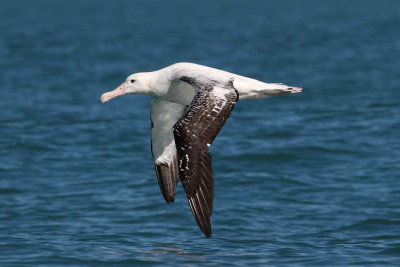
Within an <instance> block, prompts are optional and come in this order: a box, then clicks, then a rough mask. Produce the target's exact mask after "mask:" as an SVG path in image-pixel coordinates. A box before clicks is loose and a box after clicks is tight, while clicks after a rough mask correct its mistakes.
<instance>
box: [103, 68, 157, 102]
mask: <svg viewBox="0 0 400 267" xmlns="http://www.w3.org/2000/svg"><path fill="white" fill-rule="evenodd" d="M150 91H151V89H150V79H149V75H148V73H144V72H142V73H135V74H132V75H129V76H128V78H126V81H125V82H123V83H122V84H121V85H120V86H118V87H117V88H116V89H114V90H112V91H110V92H107V93H104V94H102V95H101V102H102V103H105V102H107V101H109V100H111V99H113V98H115V97H118V96H121V95H125V94H143V95H147V94H149V93H150Z"/></svg>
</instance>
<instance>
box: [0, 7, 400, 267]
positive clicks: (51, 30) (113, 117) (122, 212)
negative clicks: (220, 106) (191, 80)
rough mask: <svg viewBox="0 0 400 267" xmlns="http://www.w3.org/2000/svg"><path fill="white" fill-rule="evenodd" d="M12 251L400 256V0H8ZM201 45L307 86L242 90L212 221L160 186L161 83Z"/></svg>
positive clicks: (1, 233) (130, 256)
mask: <svg viewBox="0 0 400 267" xmlns="http://www.w3.org/2000/svg"><path fill="white" fill-rule="evenodd" d="M0 26H1V31H0V73H1V76H0V77H1V78H0V265H1V266H24V265H25V266H43V265H58V266H62V265H74V266H98V265H100V266H101V265H104V266H110V265H114V266H121V265H131V266H140V265H147V266H149V265H150V266H151V265H163V266H176V265H185V266H202V265H208V264H209V265H214V266H249V265H258V266H349V265H352V266H353V265H359V266H398V264H400V168H399V167H400V140H399V138H400V75H399V71H400V57H399V56H400V34H399V33H400V31H399V27H400V2H399V1H395V0H393V1H387V0H385V1H362V0H352V1H279V2H278V1H260V0H251V1H227V0H220V1H183V0H182V1H178V0H174V1H161V0H159V1H157V0H149V1H127V0H126V1H124V0H113V1H103V2H99V1H88V0H84V1H50V0H37V1H27V0H15V1H2V2H1V3H0ZM181 61H189V62H195V63H199V64H204V65H209V66H212V67H216V68H220V69H225V70H228V71H231V72H234V73H238V74H242V75H245V76H250V77H253V78H256V79H259V80H262V81H266V82H283V83H286V84H289V85H293V86H299V87H303V88H304V90H303V93H302V94H296V95H291V96H279V97H273V98H269V99H262V100H249V101H243V102H239V103H238V104H237V105H236V107H235V109H234V111H233V113H232V116H231V117H230V118H229V120H228V122H227V124H226V125H225V127H224V128H223V129H222V131H221V132H220V134H219V136H218V137H217V139H216V140H215V142H214V144H213V146H212V147H211V151H212V154H213V162H214V164H213V165H214V176H215V200H214V214H213V216H212V223H213V237H212V238H205V237H204V236H203V234H202V233H201V231H200V230H199V229H198V227H197V225H196V223H195V221H194V219H193V217H192V214H191V212H190V209H189V206H188V203H187V200H186V196H185V193H184V191H183V189H182V186H181V185H180V184H178V191H177V198H176V203H174V204H171V205H168V204H166V203H165V201H164V199H163V197H162V195H161V193H160V190H159V186H158V184H157V179H156V176H155V172H154V166H153V162H152V156H151V152H150V131H151V126H150V120H149V113H150V105H149V103H150V101H151V98H150V97H146V96H133V95H130V96H124V97H120V98H118V99H115V100H113V101H110V102H109V103H107V104H105V105H102V104H101V103H100V100H99V98H100V95H101V93H103V92H105V91H109V90H111V89H114V88H115V87H116V86H117V85H119V84H120V83H121V82H122V81H124V79H125V77H126V76H128V75H129V74H131V73H134V72H141V71H152V70H156V69H160V68H162V67H165V66H167V65H170V64H172V63H175V62H181Z"/></svg>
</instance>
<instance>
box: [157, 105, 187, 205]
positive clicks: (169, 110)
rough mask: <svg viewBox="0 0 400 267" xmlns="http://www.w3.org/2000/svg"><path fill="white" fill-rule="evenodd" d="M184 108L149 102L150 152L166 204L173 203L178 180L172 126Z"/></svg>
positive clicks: (182, 106)
mask: <svg viewBox="0 0 400 267" xmlns="http://www.w3.org/2000/svg"><path fill="white" fill-rule="evenodd" d="M184 110H185V106H184V105H181V104H176V103H172V102H168V101H163V100H154V101H153V102H151V126H152V133H151V151H152V153H153V158H154V166H155V169H156V174H157V179H158V183H159V185H160V189H161V192H162V194H163V196H164V198H165V201H167V203H170V202H174V201H175V192H176V183H177V182H178V180H179V172H178V159H177V153H176V146H175V140H174V135H173V133H172V131H173V126H174V124H175V123H176V122H177V121H178V120H179V118H180V117H181V116H182V114H183V112H184Z"/></svg>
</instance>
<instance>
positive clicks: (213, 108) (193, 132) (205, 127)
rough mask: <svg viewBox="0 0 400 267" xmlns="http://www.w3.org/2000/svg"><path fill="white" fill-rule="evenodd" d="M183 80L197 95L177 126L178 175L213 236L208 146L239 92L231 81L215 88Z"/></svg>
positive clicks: (205, 229) (200, 221)
mask: <svg viewBox="0 0 400 267" xmlns="http://www.w3.org/2000/svg"><path fill="white" fill-rule="evenodd" d="M181 80H183V81H185V82H187V83H189V84H191V85H192V86H193V87H194V88H195V90H196V95H195V96H194V98H193V101H192V103H191V104H190V106H189V107H188V108H187V109H186V111H185V113H184V115H183V116H182V118H181V119H180V120H179V121H178V122H177V123H176V124H175V126H174V136H175V144H176V148H177V152H178V159H179V176H180V178H181V182H182V184H183V187H184V189H185V192H186V195H187V198H188V201H189V205H190V208H191V210H192V213H193V216H194V218H195V220H196V222H197V224H198V226H199V227H200V229H201V230H202V231H203V233H204V234H205V235H206V236H207V237H210V236H211V215H212V212H213V199H214V178H213V169H212V161H211V153H210V152H209V150H208V147H209V146H210V145H211V144H212V142H213V141H214V139H215V137H216V136H217V134H218V133H219V131H220V130H221V128H222V126H223V125H224V124H225V122H226V120H227V119H228V117H229V116H230V114H231V111H232V109H233V107H234V104H235V103H236V101H237V100H238V93H237V91H236V90H235V89H234V88H233V83H232V81H229V82H228V83H227V84H225V85H215V84H204V83H197V81H196V80H195V79H193V78H191V77H182V78H181Z"/></svg>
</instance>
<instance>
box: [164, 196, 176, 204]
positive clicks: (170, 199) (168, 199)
mask: <svg viewBox="0 0 400 267" xmlns="http://www.w3.org/2000/svg"><path fill="white" fill-rule="evenodd" d="M163 196H164V199H165V202H167V203H168V204H171V203H175V196H167V195H164V194H163Z"/></svg>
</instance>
